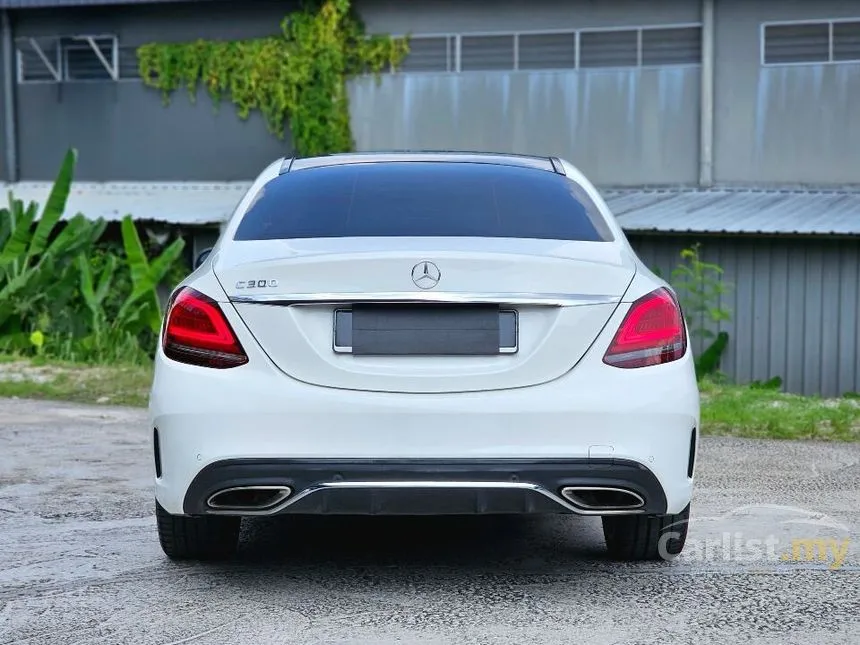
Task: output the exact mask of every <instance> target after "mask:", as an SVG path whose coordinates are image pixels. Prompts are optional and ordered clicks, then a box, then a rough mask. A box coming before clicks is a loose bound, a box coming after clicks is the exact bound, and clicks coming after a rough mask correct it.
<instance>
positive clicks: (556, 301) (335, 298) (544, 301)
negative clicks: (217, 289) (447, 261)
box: [229, 291, 621, 307]
mask: <svg viewBox="0 0 860 645" xmlns="http://www.w3.org/2000/svg"><path fill="white" fill-rule="evenodd" d="M229 298H230V302H235V303H253V304H265V305H280V306H292V305H324V304H332V305H333V304H344V303H356V302H372V303H428V302H430V303H434V302H436V303H445V304H499V305H538V306H544V307H582V306H585V305H609V304H618V303H619V302H621V297H620V296H608V295H591V294H580V293H486V292H463V291H386V292H376V293H282V294H269V293H265V294H262V293H261V294H254V295H247V296H244V295H243V296H236V295H233V296H229Z"/></svg>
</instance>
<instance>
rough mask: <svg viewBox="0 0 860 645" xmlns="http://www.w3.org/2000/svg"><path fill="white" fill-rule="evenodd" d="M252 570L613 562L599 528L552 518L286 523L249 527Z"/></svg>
mask: <svg viewBox="0 0 860 645" xmlns="http://www.w3.org/2000/svg"><path fill="white" fill-rule="evenodd" d="M243 522H244V523H243V530H242V540H241V544H240V549H239V554H238V556H237V558H236V561H237V562H241V563H244V564H245V565H248V566H250V567H258V566H259V567H272V566H278V565H279V564H283V565H291V566H296V565H301V566H315V567H323V568H325V567H332V568H343V567H379V568H389V567H407V568H410V567H423V568H427V567H429V568H433V567H441V568H447V567H452V566H456V567H458V568H463V567H466V568H473V569H476V570H486V569H487V568H493V569H498V568H500V567H502V568H504V567H508V568H523V567H525V568H526V569H531V568H535V567H537V568H538V569H540V568H543V567H544V566H549V567H550V568H552V567H554V566H559V565H573V566H575V565H577V564H578V565H579V566H588V563H591V564H592V565H593V564H594V563H595V562H607V557H606V549H605V545H604V542H603V534H602V530H601V525H600V520H599V519H598V518H593V517H576V516H566V515H559V516H550V517H522V516H501V515H496V516H482V517H475V516H459V517H457V516H450V517H449V516H444V517H427V516H417V517H390V516H388V517H368V516H282V517H277V518H255V519H252V520H247V519H246V520H244V521H243Z"/></svg>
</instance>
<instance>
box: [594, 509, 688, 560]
mask: <svg viewBox="0 0 860 645" xmlns="http://www.w3.org/2000/svg"><path fill="white" fill-rule="evenodd" d="M602 519H603V536H604V538H605V539H606V548H607V549H608V551H609V556H610V557H611V558H612V559H614V560H625V561H634V560H673V559H674V558H675V557H677V556H678V555H679V554H680V553H681V551H682V550H683V549H684V543H685V542H686V541H687V528H688V527H689V524H690V505H689V504H687V507H686V508H685V509H684V510H683V511H681V512H680V513H677V514H674V515H606V516H604V517H603V518H602Z"/></svg>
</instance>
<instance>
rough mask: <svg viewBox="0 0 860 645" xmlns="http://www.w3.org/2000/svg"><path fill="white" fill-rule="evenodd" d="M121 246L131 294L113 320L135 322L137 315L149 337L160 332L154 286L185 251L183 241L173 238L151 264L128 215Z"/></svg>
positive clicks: (159, 319) (159, 314) (156, 291)
mask: <svg viewBox="0 0 860 645" xmlns="http://www.w3.org/2000/svg"><path fill="white" fill-rule="evenodd" d="M121 230H122V244H123V248H124V249H125V255H126V262H128V268H129V271H130V275H131V285H132V286H131V294H129V296H128V298H126V300H125V302H123V304H122V305H121V306H120V308H119V313H118V314H117V318H119V319H137V315H138V313H137V312H138V308H140V309H139V312H140V313H139V315H140V316H141V317H142V319H143V320H144V321H145V322H146V323H147V325H148V326H149V328H150V330H151V331H152V332H153V333H156V334H157V333H158V332H159V330H160V328H161V314H162V312H161V302H160V300H159V299H158V285H160V284H161V282H162V281H163V280H164V278H165V276H166V275H167V273H168V272H169V271H170V269H171V267H172V266H173V265H174V264H175V263H176V261H177V260H178V259H179V256H180V255H181V254H182V250H183V249H184V248H185V241H184V240H183V239H182V238H177V239H175V240H174V241H173V242H171V243H170V244H169V245H168V246H167V248H165V249H164V250H163V251H162V252H161V254H160V255H159V256H158V257H156V258H154V259H153V260H152V261H151V262H150V261H149V260H148V259H147V257H146V252H145V251H144V249H143V244H141V242H140V236H139V235H138V233H137V228H136V227H135V225H134V222H133V221H132V219H131V216H130V215H126V216H125V217H124V218H123V220H122V225H121Z"/></svg>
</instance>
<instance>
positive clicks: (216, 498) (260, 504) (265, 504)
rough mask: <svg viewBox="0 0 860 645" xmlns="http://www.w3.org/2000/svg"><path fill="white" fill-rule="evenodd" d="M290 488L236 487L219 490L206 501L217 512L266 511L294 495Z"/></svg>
mask: <svg viewBox="0 0 860 645" xmlns="http://www.w3.org/2000/svg"><path fill="white" fill-rule="evenodd" d="M292 492H293V491H292V489H291V488H290V487H289V486H236V487H234V488H225V489H224V490H219V491H218V492H217V493H215V494H214V495H212V496H210V497H209V499H208V500H206V505H207V506H208V507H209V508H211V509H213V510H216V511H264V510H266V509H269V508H272V507H274V506H277V505H278V504H280V503H281V502H282V501H284V500H285V499H287V497H289V496H290V495H291V494H292Z"/></svg>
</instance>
